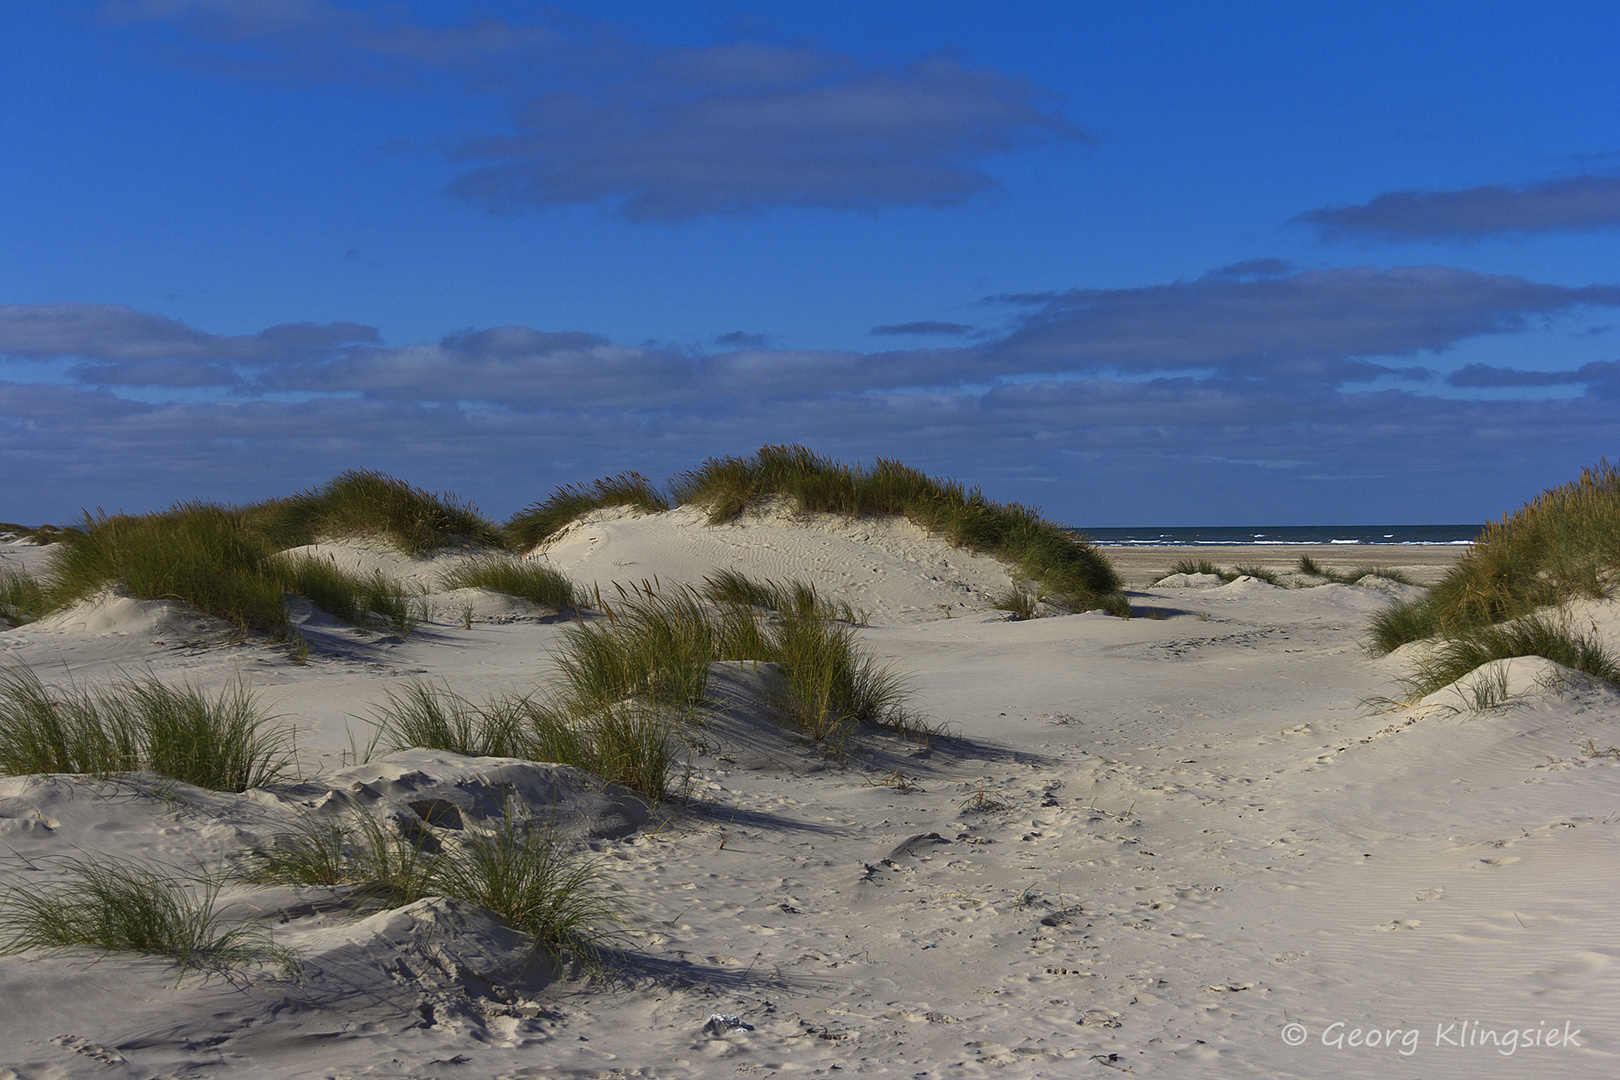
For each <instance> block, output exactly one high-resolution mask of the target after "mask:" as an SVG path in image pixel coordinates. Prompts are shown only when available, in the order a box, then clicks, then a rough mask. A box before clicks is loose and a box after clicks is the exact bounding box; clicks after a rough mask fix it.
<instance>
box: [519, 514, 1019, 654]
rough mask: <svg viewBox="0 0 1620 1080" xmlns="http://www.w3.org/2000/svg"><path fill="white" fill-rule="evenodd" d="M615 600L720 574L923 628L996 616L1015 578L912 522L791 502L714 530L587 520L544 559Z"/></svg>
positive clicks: (663, 517)
mask: <svg viewBox="0 0 1620 1080" xmlns="http://www.w3.org/2000/svg"><path fill="white" fill-rule="evenodd" d="M534 554H535V555H536V556H538V557H543V558H544V559H545V560H546V561H547V562H548V563H549V564H550V565H551V566H553V567H555V568H556V569H558V570H560V571H561V572H563V573H564V574H566V575H568V576H569V577H570V578H573V579H574V580H576V581H578V582H580V583H582V584H584V585H585V586H586V587H587V588H599V589H601V590H602V594H603V596H604V598H607V597H610V596H613V595H616V591H615V590H614V589H613V583H614V582H619V583H621V584H625V585H629V584H631V583H637V584H639V583H641V582H642V581H648V582H652V581H655V580H656V581H657V582H658V583H659V584H660V585H664V586H669V585H677V584H686V585H701V584H702V583H703V579H704V578H706V577H709V576H711V575H712V574H714V573H715V572H716V571H719V570H734V571H736V572H738V573H741V574H745V575H747V576H748V577H751V578H755V579H757V580H772V581H778V582H787V581H792V580H798V581H807V582H810V583H812V584H814V585H815V586H816V588H817V589H819V590H820V591H821V592H822V593H823V594H824V595H826V596H828V597H830V598H833V599H837V600H843V601H846V602H848V603H849V604H850V606H851V607H853V608H855V609H856V610H857V611H865V612H866V613H867V614H868V615H869V616H870V618H871V619H872V621H873V622H875V623H880V624H895V623H916V622H926V621H929V620H933V619H943V618H948V617H951V616H954V615H961V614H964V613H966V612H971V611H983V610H986V609H988V608H990V607H991V606H992V605H993V604H994V602H995V600H996V599H997V598H999V597H1000V596H1001V595H1003V594H1004V593H1006V592H1007V590H1008V589H1009V588H1010V587H1011V586H1012V582H1013V577H1012V572H1011V571H1010V569H1009V567H1008V566H1007V565H1006V564H1005V563H1003V562H1001V561H1000V560H999V559H996V558H994V557H992V556H989V555H982V554H974V553H972V552H969V551H968V550H966V549H965V548H958V547H952V546H951V544H950V543H949V542H948V541H946V540H945V539H943V538H941V537H939V536H937V535H934V534H931V533H929V532H928V531H927V530H925V529H923V528H922V527H920V526H918V525H915V524H913V523H912V522H910V521H908V520H906V519H905V518H902V517H882V518H868V517H862V518H849V517H845V516H843V515H840V514H821V513H814V514H800V513H797V512H795V511H794V510H793V509H792V508H791V507H790V506H789V505H788V503H787V501H786V500H777V501H776V502H774V503H771V504H768V505H766V506H765V507H763V508H761V509H760V510H757V511H753V512H750V513H747V514H744V515H743V516H742V517H740V518H738V519H737V520H735V521H731V522H727V523H725V524H723V525H710V524H708V519H707V516H706V514H705V512H704V511H702V510H699V509H696V508H694V507H678V508H676V509H674V510H670V511H667V512H664V513H658V514H647V513H643V512H641V511H638V510H634V509H630V508H627V507H615V508H611V509H607V510H602V511H596V512H593V513H590V514H587V515H585V516H583V517H581V518H579V519H578V520H577V521H575V522H573V523H572V524H570V525H569V526H567V527H566V528H564V529H563V530H561V531H560V532H558V533H557V534H556V535H555V536H554V537H552V538H551V539H550V540H549V541H547V543H545V544H544V545H542V547H541V548H539V549H537V550H536V552H535V553H534Z"/></svg>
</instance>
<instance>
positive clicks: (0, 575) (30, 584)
mask: <svg viewBox="0 0 1620 1080" xmlns="http://www.w3.org/2000/svg"><path fill="white" fill-rule="evenodd" d="M49 610H50V605H49V604H48V603H47V602H46V599H45V589H44V588H43V587H42V586H41V585H40V583H39V581H38V580H37V579H35V578H34V577H33V576H32V575H30V574H29V573H28V572H27V571H25V570H18V569H15V568H13V567H10V566H0V619H4V620H6V621H7V622H9V623H11V624H12V625H14V626H21V625H23V624H24V623H31V622H33V621H34V620H35V619H37V618H39V617H40V616H41V615H44V614H45V613H46V612H47V611H49Z"/></svg>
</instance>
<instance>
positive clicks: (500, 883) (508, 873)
mask: <svg viewBox="0 0 1620 1080" xmlns="http://www.w3.org/2000/svg"><path fill="white" fill-rule="evenodd" d="M511 809H512V808H511V807H510V805H509V806H508V807H507V808H506V812H505V813H503V814H502V816H501V819H500V821H499V822H498V823H497V824H496V825H495V827H494V828H493V829H492V830H489V831H481V830H474V829H467V830H464V831H459V832H454V833H452V832H449V831H446V832H439V833H436V834H435V833H432V832H428V831H424V832H423V833H421V834H419V835H417V836H414V837H410V836H405V835H404V834H402V833H399V832H397V831H394V830H391V829H390V828H389V827H388V826H386V825H383V824H380V823H379V822H377V820H376V819H374V818H372V817H371V816H370V815H368V814H366V813H364V812H360V813H357V814H356V815H355V816H354V819H353V821H352V823H350V824H347V825H345V824H342V823H338V822H330V821H313V820H312V821H305V822H301V823H300V825H299V826H298V827H297V828H295V829H294V831H292V832H291V833H288V834H285V835H283V836H280V837H277V838H276V841H275V842H274V843H273V844H272V845H271V846H270V847H268V848H264V849H261V850H259V851H257V852H255V853H254V854H253V855H252V856H251V857H250V859H249V860H247V861H246V862H245V863H244V864H243V865H242V866H241V867H240V868H239V870H238V876H239V877H240V878H241V880H244V881H248V882H251V883H256V884H281V885H327V886H337V887H343V888H347V889H349V890H350V895H351V896H352V897H353V898H354V900H355V901H356V903H357V906H360V907H369V906H372V905H375V904H379V903H386V904H389V905H402V904H408V903H412V902H413V901H416V900H420V899H423V898H425V897H429V896H447V897H451V898H454V899H457V900H464V901H466V902H468V903H473V904H479V905H481V906H483V907H486V908H488V909H489V910H490V911H492V912H494V913H495V914H496V915H497V916H499V917H500V918H501V919H502V920H503V921H505V922H506V923H507V924H508V925H509V926H511V927H513V928H514V929H516V930H520V931H522V932H523V933H526V934H528V935H529V936H530V937H531V938H532V939H533V940H534V943H535V946H536V947H537V948H539V949H542V950H544V951H546V952H547V953H549V954H551V955H553V956H558V957H560V956H562V955H567V956H570V957H571V958H572V959H573V960H574V961H575V962H577V963H579V964H581V965H582V966H584V967H586V968H587V969H594V968H596V967H598V966H599V965H600V959H601V947H602V944H603V943H604V941H606V940H608V939H610V938H611V936H612V931H611V929H610V928H611V926H612V925H613V924H614V923H617V922H618V921H619V913H618V909H617V908H616V906H615V905H614V904H613V903H612V902H611V901H610V900H608V899H607V897H606V896H605V893H604V890H603V889H602V887H601V882H600V880H599V879H600V875H599V872H598V870H597V868H596V865H595V864H594V863H592V862H591V861H589V860H588V859H587V858H584V857H582V856H581V855H580V854H579V853H577V852H576V851H575V850H574V849H573V847H572V846H571V845H569V844H568V843H567V842H566V841H565V840H563V839H562V838H561V837H559V836H558V835H557V834H556V833H554V832H552V831H551V830H550V829H547V828H544V827H542V826H539V825H537V824H536V823H534V822H531V821H520V820H518V819H517V818H516V816H515V815H514V814H513V813H512V812H511Z"/></svg>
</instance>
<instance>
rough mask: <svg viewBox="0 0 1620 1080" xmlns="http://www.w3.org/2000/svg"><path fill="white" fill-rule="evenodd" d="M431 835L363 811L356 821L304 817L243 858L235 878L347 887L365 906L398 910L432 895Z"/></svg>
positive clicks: (262, 882) (356, 816) (261, 883)
mask: <svg viewBox="0 0 1620 1080" xmlns="http://www.w3.org/2000/svg"><path fill="white" fill-rule="evenodd" d="M429 839H430V836H429V834H428V833H426V832H418V833H416V834H414V835H412V836H406V835H405V834H403V833H401V832H400V831H398V830H397V829H390V828H388V827H386V826H384V825H383V824H382V823H380V822H379V821H378V820H377V819H376V818H375V817H373V816H372V815H370V814H368V813H365V812H364V811H360V812H357V813H355V814H354V815H353V816H352V818H351V820H350V823H349V824H347V825H345V824H343V823H342V822H338V821H332V820H326V819H318V818H313V817H309V818H304V819H301V820H300V821H299V823H298V825H297V827H296V828H295V829H294V831H292V832H291V833H286V834H284V835H281V836H278V837H276V838H275V840H274V841H273V842H272V843H271V844H270V846H268V847H265V848H259V849H257V850H255V851H254V852H252V853H251V854H250V855H249V856H248V858H247V859H245V860H243V861H242V862H241V863H240V864H239V865H238V866H237V867H236V870H235V877H236V878H237V879H238V880H240V881H243V882H246V883H248V884H251V885H305V886H307V885H322V886H328V887H334V888H347V889H349V890H351V891H350V896H351V897H352V898H353V899H355V900H356V901H358V902H359V904H360V905H361V906H369V905H371V904H373V903H375V904H379V905H385V906H390V907H397V906H400V905H403V904H409V903H411V902H413V901H416V900H420V899H421V898H422V897H424V896H428V895H430V894H431V893H432V891H433V889H432V884H431V878H430V856H428V855H427V854H426V850H425V849H426V846H427V841H428V840H429Z"/></svg>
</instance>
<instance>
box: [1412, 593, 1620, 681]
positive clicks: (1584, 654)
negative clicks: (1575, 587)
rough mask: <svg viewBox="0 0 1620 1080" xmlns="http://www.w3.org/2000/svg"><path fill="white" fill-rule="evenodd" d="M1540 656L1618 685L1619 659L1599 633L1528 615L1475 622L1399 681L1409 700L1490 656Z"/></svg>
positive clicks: (1465, 672)
mask: <svg viewBox="0 0 1620 1080" xmlns="http://www.w3.org/2000/svg"><path fill="white" fill-rule="evenodd" d="M1519 656H1542V657H1545V658H1547V659H1548V660H1551V661H1553V662H1554V663H1558V664H1562V665H1563V666H1564V667H1567V668H1570V669H1572V670H1575V671H1579V672H1582V673H1584V674H1586V675H1589V676H1591V677H1592V678H1594V679H1599V680H1601V681H1603V682H1607V683H1611V684H1613V685H1615V686H1620V658H1616V657H1615V655H1614V654H1613V653H1611V652H1610V651H1609V650H1608V649H1607V648H1605V647H1604V645H1603V642H1602V641H1601V640H1599V638H1598V637H1597V635H1596V634H1589V633H1586V632H1585V631H1581V630H1576V629H1574V628H1573V627H1571V626H1570V625H1569V623H1568V621H1567V620H1563V619H1559V618H1555V617H1550V616H1545V615H1540V614H1536V615H1526V616H1523V617H1521V618H1518V619H1515V620H1513V621H1511V622H1506V623H1499V624H1494V625H1489V626H1476V627H1471V628H1469V629H1467V630H1464V631H1462V632H1461V633H1459V634H1457V635H1456V636H1451V637H1446V638H1444V639H1442V640H1441V641H1439V642H1437V643H1436V644H1435V645H1434V646H1433V647H1432V648H1431V649H1430V650H1429V651H1427V652H1426V653H1425V654H1424V655H1423V656H1422V657H1421V658H1420V659H1419V660H1418V663H1417V666H1416V669H1415V670H1414V671H1413V673H1412V674H1411V675H1409V676H1407V677H1405V678H1404V679H1402V680H1401V685H1402V688H1403V689H1404V690H1405V691H1406V694H1407V697H1408V699H1409V700H1415V699H1417V698H1421V697H1424V696H1426V695H1428V694H1431V693H1433V692H1434V691H1436V690H1439V689H1440V688H1441V687H1444V686H1449V685H1450V684H1452V683H1454V682H1456V681H1457V680H1458V679H1461V678H1463V677H1464V676H1466V675H1468V674H1469V673H1470V672H1472V671H1474V670H1475V669H1477V668H1479V667H1481V666H1482V665H1484V664H1488V663H1490V662H1491V661H1492V660H1511V659H1513V658H1514V657H1519Z"/></svg>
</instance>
